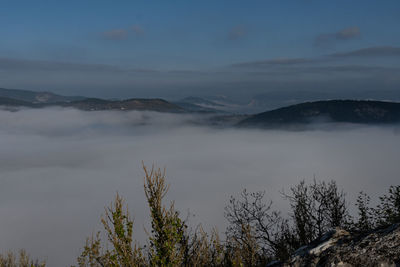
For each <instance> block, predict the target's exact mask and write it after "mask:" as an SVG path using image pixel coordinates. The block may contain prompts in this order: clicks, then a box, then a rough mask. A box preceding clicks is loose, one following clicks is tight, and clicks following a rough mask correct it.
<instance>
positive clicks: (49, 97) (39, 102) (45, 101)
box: [0, 88, 185, 112]
mask: <svg viewBox="0 0 400 267" xmlns="http://www.w3.org/2000/svg"><path fill="white" fill-rule="evenodd" d="M0 105H2V106H8V107H9V106H11V107H17V106H19V107H30V108H43V107H49V106H61V107H73V108H77V109H80V110H87V111H89V110H152V111H160V112H184V111H185V110H184V109H183V108H182V107H180V106H177V105H175V104H172V103H170V102H168V101H165V100H163V99H142V98H134V99H126V100H105V99H100V98H85V97H82V96H62V95H57V94H53V93H49V92H34V91H27V90H15V89H2V88H1V89H0Z"/></svg>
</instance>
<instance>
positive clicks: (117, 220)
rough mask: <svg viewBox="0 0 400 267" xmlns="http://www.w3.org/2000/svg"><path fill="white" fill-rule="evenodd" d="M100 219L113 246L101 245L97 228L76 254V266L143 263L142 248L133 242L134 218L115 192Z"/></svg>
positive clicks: (122, 265) (122, 266) (123, 266)
mask: <svg viewBox="0 0 400 267" xmlns="http://www.w3.org/2000/svg"><path fill="white" fill-rule="evenodd" d="M101 222H102V224H103V226H104V229H105V230H106V233H107V238H108V241H109V242H110V243H111V245H112V249H111V250H109V249H102V246H101V239H100V232H98V233H97V235H96V236H92V237H91V238H88V239H87V240H86V245H85V247H84V250H83V252H82V254H81V255H80V256H79V257H78V264H79V266H82V267H83V266H90V267H97V266H121V267H130V266H143V265H144V263H145V259H144V257H143V255H142V251H141V249H140V248H139V247H138V246H137V244H135V245H134V246H132V243H133V230H132V228H133V220H132V219H131V218H130V215H129V212H128V209H127V208H126V210H125V209H124V201H123V199H122V198H121V197H120V196H119V194H118V193H117V195H116V197H115V201H114V203H111V205H110V207H108V208H106V209H105V215H104V216H103V217H102V218H101Z"/></svg>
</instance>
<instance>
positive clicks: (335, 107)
mask: <svg viewBox="0 0 400 267" xmlns="http://www.w3.org/2000/svg"><path fill="white" fill-rule="evenodd" d="M294 96H295V97H296V95H294ZM297 97H298V98H301V97H299V95H297ZM302 97H305V96H304V95H303V96H302ZM261 99H262V98H261ZM0 106H5V107H7V108H12V109H14V108H16V107H29V108H44V107H50V106H60V107H72V108H76V109H80V110H85V111H93V110H123V111H125V110H150V111H158V112H173V113H206V114H209V116H206V117H207V118H206V119H205V120H204V119H202V122H200V123H201V124H208V125H214V126H225V127H226V126H232V125H237V126H239V127H257V128H282V127H288V126H290V127H291V126H296V125H297V126H304V125H307V124H310V123H314V122H345V123H362V124H385V123H386V124H387V123H400V103H399V102H386V101H372V100H323V101H314V102H305V103H301V104H295V105H289V106H286V107H283V108H278V109H274V110H270V111H265V112H262V113H258V114H255V115H244V114H243V113H240V112H238V110H240V108H241V106H239V105H236V104H234V103H232V102H230V101H229V100H227V99H225V98H216V99H207V98H200V97H187V98H184V99H182V100H180V101H177V102H168V101H166V100H163V99H157V98H153V99H144V98H132V99H126V100H106V99H100V98H85V97H82V96H62V95H57V94H54V93H49V92H34V91H27V90H13V89H1V88H0Z"/></svg>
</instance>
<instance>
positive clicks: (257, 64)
mask: <svg viewBox="0 0 400 267" xmlns="http://www.w3.org/2000/svg"><path fill="white" fill-rule="evenodd" d="M317 61H318V60H317V59H312V58H275V59H267V60H260V61H249V62H242V63H236V64H232V65H231V66H232V67H250V68H252V67H254V68H262V67H268V66H278V65H299V64H307V63H314V62H317Z"/></svg>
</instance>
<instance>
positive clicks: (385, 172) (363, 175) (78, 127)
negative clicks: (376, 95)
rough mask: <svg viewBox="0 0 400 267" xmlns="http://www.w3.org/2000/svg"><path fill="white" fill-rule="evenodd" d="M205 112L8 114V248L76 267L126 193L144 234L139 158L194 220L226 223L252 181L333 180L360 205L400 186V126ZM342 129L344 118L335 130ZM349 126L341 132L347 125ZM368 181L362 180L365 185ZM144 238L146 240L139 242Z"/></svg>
mask: <svg viewBox="0 0 400 267" xmlns="http://www.w3.org/2000/svg"><path fill="white" fill-rule="evenodd" d="M196 119H197V117H193V116H191V115H183V114H161V113H156V112H138V111H133V112H110V111H103V112H83V111H78V110H74V109H56V108H53V109H38V110H30V109H23V110H20V111H17V112H8V111H0V121H1V122H2V123H1V124H0V146H1V150H0V177H1V186H0V217H1V218H2V219H1V220H0V236H1V240H0V251H7V250H8V249H19V248H22V247H23V248H25V249H27V251H28V252H29V253H30V254H31V255H34V256H35V257H39V258H46V259H47V263H48V264H49V265H51V266H70V265H72V264H75V262H74V260H75V259H76V257H77V256H78V255H79V253H80V251H79V250H80V249H81V248H82V246H83V245H84V242H85V238H86V237H87V236H89V235H90V234H91V233H93V232H96V231H97V230H98V229H101V224H100V223H99V218H100V215H101V214H102V213H103V212H104V206H106V205H107V204H108V203H109V202H110V201H111V200H112V199H113V196H114V194H115V192H117V191H118V192H119V193H120V194H121V195H122V196H123V197H125V198H126V203H128V205H129V211H130V212H131V214H132V215H133V217H134V219H135V224H134V237H135V238H137V239H139V240H140V241H143V240H144V238H146V234H145V233H144V231H143V226H145V227H146V228H147V229H149V228H148V225H149V224H148V223H149V221H148V210H147V208H146V202H145V196H144V193H143V172H142V170H141V166H140V165H141V161H142V160H144V162H145V163H146V164H151V163H153V162H154V163H156V164H157V165H158V166H159V167H164V166H166V167H167V179H168V180H167V182H168V183H170V184H171V188H170V190H169V192H168V195H167V196H168V199H167V202H169V201H170V200H175V205H176V207H177V209H178V210H180V211H181V212H182V216H185V215H186V211H187V210H190V211H191V212H192V213H193V214H195V215H196V216H195V217H193V218H191V220H190V222H191V223H192V224H193V225H195V224H197V223H199V222H202V223H204V224H205V229H210V228H211V227H212V226H217V227H218V229H219V231H220V232H221V233H223V231H224V227H225V225H226V220H225V219H224V216H223V214H224V206H225V205H226V204H227V203H228V201H229V196H230V195H232V194H237V193H239V192H240V191H241V190H242V189H243V188H248V189H249V190H250V191H253V190H266V191H267V197H268V198H271V199H273V200H274V207H276V208H278V209H285V208H287V205H286V204H285V203H286V201H284V200H282V198H281V196H280V194H279V191H280V190H282V189H283V188H285V189H288V188H289V187H290V186H291V185H294V184H296V183H298V182H299V181H300V180H301V179H303V178H305V179H308V181H310V180H311V179H312V177H313V176H314V175H315V176H316V177H317V179H322V180H330V179H335V180H336V181H337V182H338V185H339V186H340V187H342V188H345V191H346V192H347V193H348V195H347V196H348V197H349V200H352V201H353V203H354V197H355V195H356V194H357V193H358V191H360V190H363V191H366V192H367V193H368V194H372V197H373V199H374V198H375V197H376V194H381V193H382V192H384V191H385V190H386V189H387V187H388V186H389V185H391V184H396V183H398V173H399V172H400V165H399V164H398V151H399V149H400V138H399V136H398V134H397V133H396V129H395V128H375V127H364V128H352V127H348V128H345V129H342V130H336V131H334V130H332V129H329V130H312V131H304V132H285V131H261V130H243V129H242V130H240V129H213V128H208V127H200V126H193V124H192V123H191V121H193V120H196ZM336 126H338V125H336ZM338 128H340V127H337V128H336V129H338ZM360 181H362V182H360ZM142 244H143V242H142Z"/></svg>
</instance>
